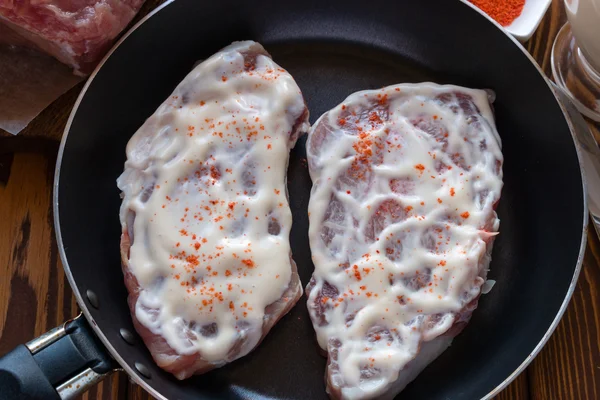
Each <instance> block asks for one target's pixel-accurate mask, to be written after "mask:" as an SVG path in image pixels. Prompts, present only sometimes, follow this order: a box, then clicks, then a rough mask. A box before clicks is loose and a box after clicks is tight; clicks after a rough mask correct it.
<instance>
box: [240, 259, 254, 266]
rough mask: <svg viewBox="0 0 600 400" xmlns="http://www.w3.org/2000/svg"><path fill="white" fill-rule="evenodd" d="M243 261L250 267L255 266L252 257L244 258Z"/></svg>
mask: <svg viewBox="0 0 600 400" xmlns="http://www.w3.org/2000/svg"><path fill="white" fill-rule="evenodd" d="M242 263H243V264H244V265H245V266H246V267H248V268H254V261H252V260H250V259H245V260H242Z"/></svg>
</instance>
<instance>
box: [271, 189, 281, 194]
mask: <svg viewBox="0 0 600 400" xmlns="http://www.w3.org/2000/svg"><path fill="white" fill-rule="evenodd" d="M273 190H274V192H275V194H279V193H281V191H280V190H277V189H273Z"/></svg>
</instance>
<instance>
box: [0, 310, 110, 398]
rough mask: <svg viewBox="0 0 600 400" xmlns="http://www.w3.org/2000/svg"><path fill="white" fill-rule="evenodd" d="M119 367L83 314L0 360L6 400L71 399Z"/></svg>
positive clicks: (0, 377) (0, 380)
mask: <svg viewBox="0 0 600 400" xmlns="http://www.w3.org/2000/svg"><path fill="white" fill-rule="evenodd" d="M116 368H117V365H116V363H115V361H114V360H113V359H112V358H111V357H110V355H109V354H108V352H107V351H106V350H105V349H104V346H102V344H101V343H100V342H99V341H98V339H97V338H96V336H95V335H94V333H93V331H92V329H91V328H90V326H89V324H88V322H87V320H86V319H85V318H83V317H82V316H81V314H80V315H79V316H78V317H76V318H75V319H73V320H70V321H67V322H65V323H64V324H63V325H62V326H59V327H57V328H54V329H52V330H51V331H49V332H47V333H45V334H43V335H42V336H40V337H39V338H36V339H33V340H32V341H31V342H29V343H27V344H25V345H19V346H17V347H16V348H15V349H14V350H12V351H11V352H10V353H8V354H6V355H4V356H3V357H2V358H0V388H2V389H1V392H2V395H1V397H2V399H3V400H59V399H63V400H65V399H71V398H73V397H75V396H76V395H78V394H81V393H83V392H85V391H87V390H88V389H89V388H90V387H91V386H93V385H95V384H96V383H98V382H100V381H101V380H102V379H104V378H106V377H107V376H108V375H110V373H111V372H113V371H115V369H116Z"/></svg>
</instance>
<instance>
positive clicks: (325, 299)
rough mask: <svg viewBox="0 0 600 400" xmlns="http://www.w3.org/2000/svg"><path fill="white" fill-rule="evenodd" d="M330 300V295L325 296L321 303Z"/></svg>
mask: <svg viewBox="0 0 600 400" xmlns="http://www.w3.org/2000/svg"><path fill="white" fill-rule="evenodd" d="M328 300H329V297H327V296H323V298H322V299H321V303H323V304H325V303H327V301H328Z"/></svg>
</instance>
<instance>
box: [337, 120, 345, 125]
mask: <svg viewBox="0 0 600 400" xmlns="http://www.w3.org/2000/svg"><path fill="white" fill-rule="evenodd" d="M338 125H339V126H344V125H346V119H345V118H338Z"/></svg>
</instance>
